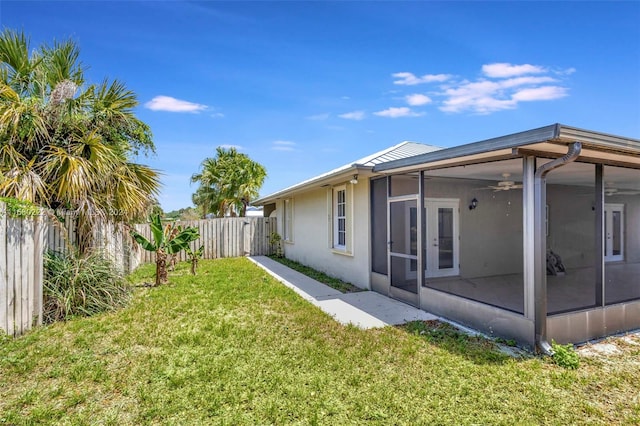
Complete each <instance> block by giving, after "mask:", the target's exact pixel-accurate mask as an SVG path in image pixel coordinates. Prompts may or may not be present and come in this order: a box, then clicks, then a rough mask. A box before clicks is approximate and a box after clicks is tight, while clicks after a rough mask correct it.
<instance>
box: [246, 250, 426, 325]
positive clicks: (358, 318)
mask: <svg viewBox="0 0 640 426" xmlns="http://www.w3.org/2000/svg"><path fill="white" fill-rule="evenodd" d="M249 260H251V261H252V262H253V263H255V264H256V265H258V266H259V267H261V268H262V269H264V270H265V271H267V273H269V274H270V275H271V276H273V277H274V278H275V279H277V280H278V281H280V282H281V283H283V284H284V285H286V286H287V287H289V288H291V289H293V291H295V292H296V293H298V294H299V295H300V296H302V298H303V299H305V300H308V301H309V302H311V303H313V304H314V305H316V306H318V307H319V308H320V309H322V310H323V311H324V312H326V313H328V314H329V315H331V316H332V317H333V318H335V320H336V321H338V322H340V323H342V324H353V325H355V326H357V327H360V328H364V329H367V328H377V327H384V326H386V325H396V324H404V323H405V322H408V321H414V320H435V319H438V317H436V316H435V315H432V314H429V313H427V312H425V311H423V310H420V309H417V308H414V307H413V306H409V305H407V304H406V303H402V302H400V301H398V300H394V299H390V298H388V297H386V296H383V295H381V294H379V293H375V292H373V291H361V292H358V293H346V294H345V293H341V292H339V291H338V290H335V289H333V288H331V287H329V286H327V285H325V284H322V283H320V282H318V281H316V280H314V279H312V278H309V277H307V276H306V275H304V274H301V273H300V272H297V271H294V270H293V269H291V268H288V267H286V266H284V265H283V264H281V263H278V262H276V261H275V260H272V259H270V258H268V257H266V256H254V257H249Z"/></svg>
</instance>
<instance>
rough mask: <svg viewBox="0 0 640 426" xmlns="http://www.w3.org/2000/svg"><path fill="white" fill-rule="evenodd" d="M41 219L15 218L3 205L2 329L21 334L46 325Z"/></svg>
mask: <svg viewBox="0 0 640 426" xmlns="http://www.w3.org/2000/svg"><path fill="white" fill-rule="evenodd" d="M46 227H47V224H46V223H45V221H44V220H43V219H42V217H40V216H36V217H35V218H32V219H13V218H10V217H8V216H7V211H6V205H5V204H4V203H0V329H1V330H4V331H5V332H6V333H7V334H11V335H15V336H17V335H20V334H22V333H24V332H25V331H27V330H29V329H30V328H31V327H33V326H35V325H40V324H42V275H43V268H42V264H43V254H44V247H45V244H44V241H45V230H46Z"/></svg>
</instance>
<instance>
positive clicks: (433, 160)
mask: <svg viewBox="0 0 640 426" xmlns="http://www.w3.org/2000/svg"><path fill="white" fill-rule="evenodd" d="M574 141H579V142H582V143H583V147H584V149H583V157H581V158H584V159H586V160H592V161H600V160H602V159H606V161H609V163H610V164H611V163H616V162H625V164H626V165H628V166H630V167H633V168H640V140H638V139H633V138H627V137H622V136H615V135H610V134H607V133H601V132H594V131H591V130H584V129H579V128H576V127H570V126H565V125H563V124H557V123H556V124H552V125H549V126H544V127H540V128H537V129H533V130H527V131H524V132H519V133H514V134H511V135H507V136H501V137H497V138H492V139H486V140H482V141H479V142H474V143H469V144H465V145H460V146H456V147H452V148H440V147H437V146H433V145H425V144H421V143H417V142H402V143H400V144H398V145H395V146H392V147H390V148H387V149H385V150H382V151H380V152H376V153H375V154H372V155H369V156H367V157H364V158H361V159H359V160H356V161H354V162H352V163H349V164H346V165H344V166H342V167H338V168H337V169H333V170H331V171H328V172H326V173H323V174H321V175H319V176H316V177H313V178H311V179H307V180H305V181H303V182H300V183H297V184H295V185H293V186H290V187H288V188H285V189H283V190H281V191H278V192H275V193H273V194H270V195H267V196H265V197H261V198H259V199H258V200H256V201H255V202H254V203H253V204H257V205H263V204H267V203H269V202H273V201H274V200H275V199H277V198H281V197H286V196H289V195H291V194H293V193H296V192H300V191H303V190H306V189H308V188H310V187H312V186H322V185H330V184H335V183H337V181H339V180H340V179H344V178H346V177H347V176H348V175H349V174H355V173H358V172H365V171H366V172H372V173H394V172H404V171H414V170H420V169H425V168H427V167H448V165H450V164H452V163H455V162H464V161H468V162H469V164H471V163H478V162H484V161H493V160H496V159H499V158H514V156H515V157H517V156H519V155H520V154H518V153H517V152H515V151H514V150H515V149H522V150H523V152H524V151H531V152H545V153H549V154H554V153H555V154H558V153H559V152H562V150H563V149H564V148H563V145H566V144H568V143H571V142H574Z"/></svg>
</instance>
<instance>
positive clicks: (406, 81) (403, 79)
mask: <svg viewBox="0 0 640 426" xmlns="http://www.w3.org/2000/svg"><path fill="white" fill-rule="evenodd" d="M391 76H392V77H394V78H397V79H398V80H395V81H394V82H393V84H398V85H401V86H414V85H416V84H422V83H442V82H444V81H447V80H449V79H450V78H451V76H450V75H449V74H426V75H423V76H422V77H416V76H415V75H414V74H413V73H410V72H397V73H394V74H391Z"/></svg>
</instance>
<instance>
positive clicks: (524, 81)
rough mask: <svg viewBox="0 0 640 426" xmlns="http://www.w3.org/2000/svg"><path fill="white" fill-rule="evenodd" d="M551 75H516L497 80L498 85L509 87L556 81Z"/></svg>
mask: <svg viewBox="0 0 640 426" xmlns="http://www.w3.org/2000/svg"><path fill="white" fill-rule="evenodd" d="M556 81H558V80H556V79H555V78H553V77H516V78H508V79H506V80H502V81H498V84H500V87H503V88H510V87H517V86H524V85H528V84H529V85H531V84H541V83H553V82H556Z"/></svg>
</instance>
